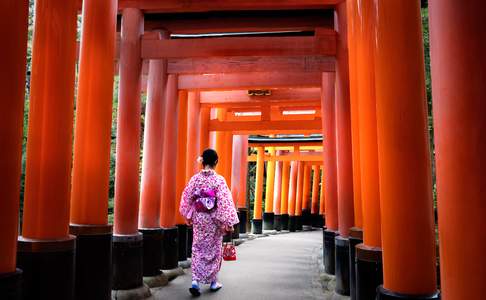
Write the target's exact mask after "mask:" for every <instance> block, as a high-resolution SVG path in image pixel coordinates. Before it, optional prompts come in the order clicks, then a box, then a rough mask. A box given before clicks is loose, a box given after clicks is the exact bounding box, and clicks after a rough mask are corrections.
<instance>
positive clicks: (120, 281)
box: [113, 233, 143, 290]
mask: <svg viewBox="0 0 486 300" xmlns="http://www.w3.org/2000/svg"><path fill="white" fill-rule="evenodd" d="M142 285H143V236H142V234H141V233H137V234H134V235H116V234H114V235H113V289H114V290H131V289H135V288H139V287H141V286H142Z"/></svg>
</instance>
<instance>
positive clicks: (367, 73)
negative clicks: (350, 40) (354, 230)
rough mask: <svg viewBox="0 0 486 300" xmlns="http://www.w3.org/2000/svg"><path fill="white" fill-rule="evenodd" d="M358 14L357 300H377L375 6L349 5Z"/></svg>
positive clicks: (379, 265)
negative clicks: (360, 233)
mask: <svg viewBox="0 0 486 300" xmlns="http://www.w3.org/2000/svg"><path fill="white" fill-rule="evenodd" d="M348 8H349V9H351V10H354V11H356V15H357V18H356V23H358V24H359V26H358V30H359V31H358V32H357V34H356V36H355V38H356V40H357V42H356V43H355V45H354V46H355V47H356V52H357V62H356V69H357V70H356V76H357V78H358V84H357V89H358V93H359V98H358V106H359V109H358V111H359V128H360V130H359V135H360V137H359V140H360V144H359V153H360V156H361V160H360V161H361V170H360V172H361V200H362V205H363V240H364V243H363V244H361V245H358V246H357V250H356V256H357V258H356V270H357V291H358V295H357V299H370V298H375V297H376V288H377V287H378V286H379V285H380V284H382V283H383V274H382V268H383V267H382V259H381V257H382V253H381V218H380V185H379V171H378V141H377V131H376V130H377V129H376V97H375V65H374V52H373V43H374V42H375V34H374V30H375V18H376V17H375V13H374V10H373V3H372V2H370V1H363V2H362V3H359V4H358V1H350V2H348Z"/></svg>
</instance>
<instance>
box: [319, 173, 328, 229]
mask: <svg viewBox="0 0 486 300" xmlns="http://www.w3.org/2000/svg"><path fill="white" fill-rule="evenodd" d="M319 171H320V172H321V187H320V190H319V220H320V221H322V222H323V225H324V224H325V222H324V219H322V220H321V217H322V218H325V216H326V196H325V188H324V180H325V178H324V167H323V166H321V167H319Z"/></svg>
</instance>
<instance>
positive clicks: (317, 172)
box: [311, 165, 321, 227]
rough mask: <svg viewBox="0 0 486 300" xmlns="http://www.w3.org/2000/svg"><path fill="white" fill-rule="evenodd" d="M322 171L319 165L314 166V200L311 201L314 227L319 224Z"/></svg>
mask: <svg viewBox="0 0 486 300" xmlns="http://www.w3.org/2000/svg"><path fill="white" fill-rule="evenodd" d="M320 176H321V171H320V170H319V166H318V165H313V166H312V202H311V220H312V227H319V226H318V224H319V223H318V218H319V185H320Z"/></svg>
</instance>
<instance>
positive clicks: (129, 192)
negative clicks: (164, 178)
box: [113, 8, 143, 290]
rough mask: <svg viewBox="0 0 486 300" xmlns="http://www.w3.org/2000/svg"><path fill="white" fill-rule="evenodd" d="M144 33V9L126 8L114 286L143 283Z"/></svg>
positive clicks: (118, 152)
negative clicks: (140, 222) (140, 211)
mask: <svg viewBox="0 0 486 300" xmlns="http://www.w3.org/2000/svg"><path fill="white" fill-rule="evenodd" d="M142 34H143V14H142V12H141V11H140V10H139V9H135V8H127V9H124V10H123V12H122V24H121V40H120V85H119V91H118V116H117V141H116V165H115V215H114V219H115V220H114V236H113V240H114V243H113V271H114V274H113V289H114V290H126V289H132V288H138V287H141V286H143V282H142V273H143V267H142V251H143V249H142V235H141V234H140V233H139V232H138V208H139V201H140V198H139V197H140V195H139V164H140V116H141V98H140V91H141V89H140V88H141V72H142V60H141V58H140V56H141V36H142ZM126 274H129V276H126Z"/></svg>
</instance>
